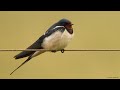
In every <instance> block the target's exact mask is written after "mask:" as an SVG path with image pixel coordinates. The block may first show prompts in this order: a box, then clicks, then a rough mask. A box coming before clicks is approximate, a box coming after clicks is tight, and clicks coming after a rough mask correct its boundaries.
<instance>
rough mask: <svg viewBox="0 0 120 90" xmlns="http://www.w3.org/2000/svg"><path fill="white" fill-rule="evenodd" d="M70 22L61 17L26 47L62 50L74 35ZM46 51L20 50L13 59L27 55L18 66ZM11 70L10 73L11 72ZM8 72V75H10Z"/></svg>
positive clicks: (54, 50)
mask: <svg viewBox="0 0 120 90" xmlns="http://www.w3.org/2000/svg"><path fill="white" fill-rule="evenodd" d="M72 25H73V24H72V23H71V21H70V20H68V19H61V20H59V21H58V22H57V23H55V24H53V25H52V26H51V27H50V28H49V29H48V30H47V31H46V32H45V33H44V34H43V35H42V36H41V37H40V38H39V39H38V40H37V41H36V42H34V43H33V44H32V45H31V46H29V47H28V48H27V49H48V50H53V51H51V52H56V51H58V50H61V52H62V53H63V52H64V48H65V47H66V46H67V45H68V43H69V41H71V39H72V37H73V36H74V33H73V28H72ZM44 52H46V51H43V50H41V51H22V52H21V53H19V54H18V55H16V56H14V58H15V59H20V58H24V57H28V58H27V60H26V61H24V62H23V63H22V64H21V65H20V66H19V67H17V68H16V69H15V70H14V71H13V72H15V71H16V70H17V69H18V68H20V67H21V66H22V65H24V64H25V63H26V62H28V61H29V60H31V59H32V58H33V57H35V56H38V55H39V54H42V53H44ZM13 72H12V73H11V74H13ZM11 74H10V75H11Z"/></svg>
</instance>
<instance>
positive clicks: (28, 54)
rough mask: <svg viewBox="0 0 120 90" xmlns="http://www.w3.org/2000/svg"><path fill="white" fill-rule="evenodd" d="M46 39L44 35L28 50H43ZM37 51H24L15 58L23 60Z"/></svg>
mask: <svg viewBox="0 0 120 90" xmlns="http://www.w3.org/2000/svg"><path fill="white" fill-rule="evenodd" d="M44 38H45V35H42V36H41V37H40V38H39V39H38V40H37V41H36V42H34V43H33V44H32V45H31V46H29V47H28V48H27V49H42V47H41V44H42V42H43V40H44ZM34 52H35V51H22V52H21V53H19V54H18V55H16V56H14V58H15V59H19V58H23V57H27V56H30V55H31V54H33V53H34Z"/></svg>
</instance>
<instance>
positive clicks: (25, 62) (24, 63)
mask: <svg viewBox="0 0 120 90" xmlns="http://www.w3.org/2000/svg"><path fill="white" fill-rule="evenodd" d="M30 59H31V57H28V59H27V60H25V61H24V62H23V63H22V64H21V65H20V66H18V67H17V68H16V69H15V70H14V71H12V72H11V73H10V75H12V74H13V73H14V72H15V71H16V70H17V69H19V68H20V67H21V66H22V65H24V64H25V63H27V62H28V61H29V60H30Z"/></svg>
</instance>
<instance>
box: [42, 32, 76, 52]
mask: <svg viewBox="0 0 120 90" xmlns="http://www.w3.org/2000/svg"><path fill="white" fill-rule="evenodd" d="M73 35H74V34H70V33H68V31H67V30H65V31H64V32H60V31H56V32H54V33H53V34H51V35H50V36H48V37H46V38H45V39H44V41H43V44H42V47H43V48H44V49H52V50H61V49H64V48H65V47H66V46H67V45H68V43H69V42H70V41H71V39H72V37H73Z"/></svg>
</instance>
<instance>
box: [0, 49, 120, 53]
mask: <svg viewBox="0 0 120 90" xmlns="http://www.w3.org/2000/svg"><path fill="white" fill-rule="evenodd" d="M42 50H43V51H61V50H50V49H0V52H2V51H42ZM64 51H86V52H88V51H102V52H103V51H120V49H73V50H72V49H71V50H64Z"/></svg>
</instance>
